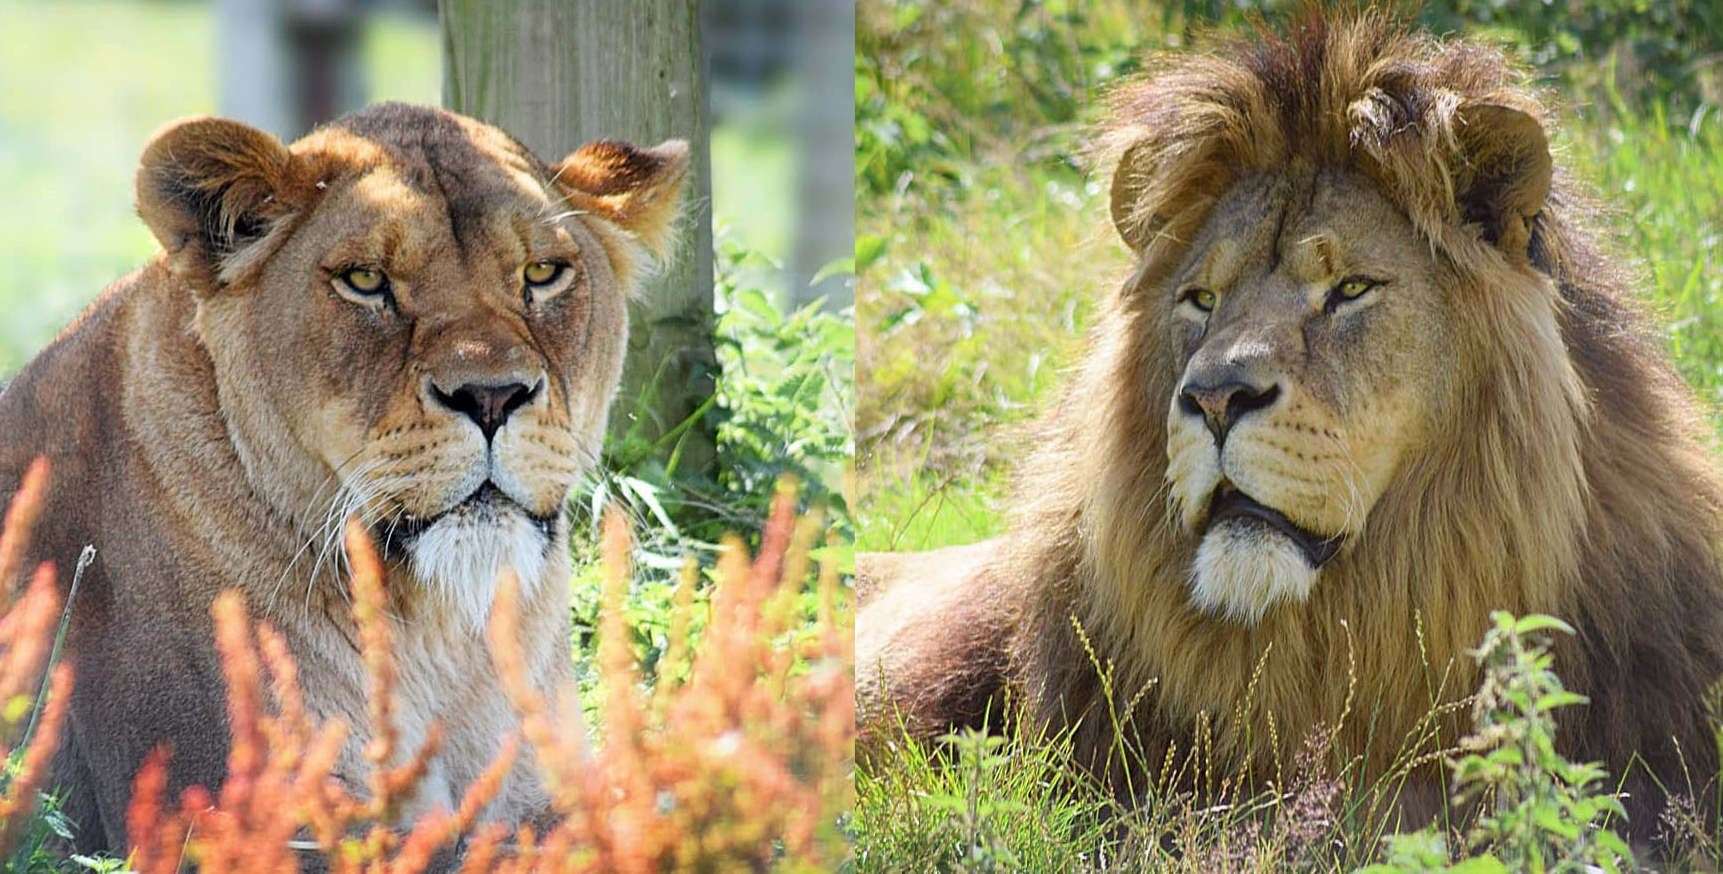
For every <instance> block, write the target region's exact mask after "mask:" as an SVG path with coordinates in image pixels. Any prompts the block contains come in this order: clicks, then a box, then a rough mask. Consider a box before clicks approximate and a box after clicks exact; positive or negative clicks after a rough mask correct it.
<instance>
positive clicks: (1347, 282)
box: [1323, 276, 1382, 312]
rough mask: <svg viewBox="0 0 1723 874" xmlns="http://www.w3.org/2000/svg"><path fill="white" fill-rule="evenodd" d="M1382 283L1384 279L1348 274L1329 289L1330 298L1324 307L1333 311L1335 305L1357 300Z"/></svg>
mask: <svg viewBox="0 0 1723 874" xmlns="http://www.w3.org/2000/svg"><path fill="white" fill-rule="evenodd" d="M1381 284H1382V280H1380V279H1371V278H1370V277H1368V276H1348V277H1346V278H1345V279H1342V280H1340V282H1339V283H1337V284H1336V285H1335V286H1334V287H1333V288H1331V289H1329V291H1328V300H1327V302H1326V303H1325V304H1324V305H1323V308H1324V309H1326V310H1328V311H1329V312H1333V311H1334V308H1335V307H1338V306H1339V305H1341V304H1343V303H1347V302H1349V301H1354V300H1357V299H1359V298H1361V297H1363V296H1364V295H1366V294H1368V293H1369V292H1370V291H1372V290H1373V289H1375V288H1376V287H1377V286H1379V285H1381Z"/></svg>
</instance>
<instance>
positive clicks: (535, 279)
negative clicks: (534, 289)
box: [522, 261, 564, 285]
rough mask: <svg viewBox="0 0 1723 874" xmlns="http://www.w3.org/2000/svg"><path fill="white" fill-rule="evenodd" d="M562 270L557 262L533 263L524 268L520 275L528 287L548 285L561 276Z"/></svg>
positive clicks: (561, 266)
mask: <svg viewBox="0 0 1723 874" xmlns="http://www.w3.org/2000/svg"><path fill="white" fill-rule="evenodd" d="M563 269H564V268H563V265H562V263H561V262H559V261H534V262H532V263H531V264H528V265H527V266H526V269H525V270H523V271H522V275H523V276H524V277H525V278H526V281H527V284H528V285H549V284H551V283H552V282H555V281H556V279H557V277H559V276H561V275H562V271H563Z"/></svg>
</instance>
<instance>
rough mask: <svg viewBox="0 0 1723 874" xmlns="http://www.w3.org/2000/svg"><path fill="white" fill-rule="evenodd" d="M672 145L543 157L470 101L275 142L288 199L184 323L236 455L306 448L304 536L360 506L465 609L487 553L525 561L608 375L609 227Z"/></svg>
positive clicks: (573, 465) (591, 448) (598, 411)
mask: <svg viewBox="0 0 1723 874" xmlns="http://www.w3.org/2000/svg"><path fill="white" fill-rule="evenodd" d="M210 124H231V123H210ZM253 133H255V132H253ZM172 135H173V134H172V133H170V134H168V135H167V136H172ZM234 135H237V136H242V137H244V136H249V134H245V133H243V132H241V133H239V134H229V133H221V136H222V137H227V136H234ZM258 136H262V135H260V134H259V135H258ZM210 139H212V137H210V136H209V135H203V136H202V138H201V139H199V140H197V141H196V142H194V143H192V145H194V146H204V147H205V148H208V141H209V140H210ZM219 144H220V141H218V145H219ZM267 145H268V144H267V143H263V144H262V145H256V146H255V147H256V148H259V149H263V148H266V147H267ZM277 148H279V146H277ZM229 151H231V149H229ZM684 154H685V152H683V151H682V150H680V149H678V148H676V147H671V148H670V149H669V150H668V151H658V150H638V149H633V148H632V147H629V146H626V145H623V144H616V143H601V144H597V145H596V146H592V147H588V148H586V149H583V150H582V151H581V152H577V153H576V154H575V155H574V156H571V157H570V158H569V159H567V160H566V161H565V162H564V163H563V164H562V165H558V166H557V167H554V168H553V167H547V166H546V165H545V164H543V163H541V162H540V161H539V160H538V159H536V158H535V157H533V156H532V155H530V154H529V153H527V152H526V151H525V150H524V149H523V148H522V147H520V146H519V144H517V143H515V142H514V141H513V140H512V139H510V138H509V137H507V136H506V135H504V134H502V133H501V132H500V131H497V130H495V129H494V128H490V127H488V126H485V125H482V124H479V123H477V122H474V121H471V120H469V119H464V118H461V117H458V116H454V115H451V114H447V113H441V112H438V111H434V110H419V109H413V108H410V107H381V108H379V109H378V110H372V111H367V112H366V113H361V114H360V115H358V116H355V117H353V118H352V119H350V120H348V121H345V122H343V123H341V124H338V125H337V126H335V127H334V128H331V129H328V130H325V131H322V132H319V133H317V134H313V135H312V136H310V137H308V138H306V139H305V140H302V141H300V142H299V143H297V144H295V146H294V147H293V149H292V154H291V157H282V158H280V160H281V161H283V162H284V163H283V165H282V166H283V167H284V168H285V169H283V170H281V171H280V172H279V173H278V174H277V176H276V177H270V180H271V181H272V182H273V183H274V184H275V185H276V186H277V187H278V188H280V189H281V190H282V191H283V192H284V193H282V194H281V196H282V197H283V198H286V199H297V201H298V205H297V206H296V208H297V209H298V211H297V212H295V213H292V214H289V215H287V216H286V217H283V218H278V219H276V220H275V224H274V226H273V227H272V228H271V229H270V230H268V231H267V232H265V231H258V232H256V234H257V235H258V236H260V237H261V239H260V240H258V241H255V242H251V243H250V244H249V245H250V248H249V249H245V250H241V251H239V252H238V254H235V255H233V256H232V257H230V258H229V259H228V261H227V262H226V263H224V264H222V265H220V266H221V267H222V269H223V270H224V271H225V273H226V274H234V273H243V276H244V278H243V279H236V280H234V281H233V282H232V283H231V287H228V288H224V289H220V290H217V291H216V292H215V293H213V294H210V295H208V296H207V297H206V298H205V299H204V300H202V301H201V303H200V309H199V315H198V318H199V328H200V331H201V332H202V333H203V334H204V336H205V342H206V343H207V344H209V345H211V346H212V347H218V348H219V349H221V350H223V351H221V352H219V353H218V355H217V358H218V363H217V368H218V370H219V371H222V374H221V379H222V380H223V381H224V382H225V384H227V385H233V386H238V388H235V389H234V390H232V391H231V392H229V394H231V395H233V397H231V398H226V399H224V402H226V403H228V404H230V405H232V406H235V407H239V406H241V405H243V406H245V407H247V408H249V411H245V410H235V413H236V414H237V415H236V416H235V417H236V418H237V419H241V420H243V421H245V422H246V423H248V424H247V425H246V426H245V427H247V428H249V429H250V430H251V431H253V432H256V433H250V434H246V435H242V436H243V438H244V439H246V440H248V441H250V442H251V443H255V444H261V445H262V446H263V448H262V449H257V450H254V451H253V452H252V455H253V456H254V457H256V458H257V459H259V460H258V461H256V462H255V464H256V465H260V466H261V465H280V466H281V467H283V468H288V467H291V466H292V464H293V461H292V459H293V458H294V457H295V456H297V455H299V454H300V453H304V454H309V455H310V456H311V457H312V458H313V459H314V460H315V464H314V465H313V466H312V468H311V470H310V471H309V474H308V475H304V476H302V482H301V487H300V492H306V491H309V494H298V495H296V496H294V497H293V498H291V499H292V500H298V501H303V502H304V503H305V506H304V507H302V508H298V509H299V511H300V512H299V515H300V516H302V517H303V519H302V520H301V521H302V524H309V525H311V526H313V527H315V526H317V525H318V524H321V525H322V530H320V531H316V532H314V533H313V534H312V536H314V537H322V538H324V539H326V540H333V538H334V536H335V534H334V532H336V531H338V530H339V528H340V522H341V520H343V519H345V518H346V517H348V516H349V515H357V516H359V517H360V518H361V519H363V520H364V521H365V522H366V523H368V524H369V525H370V527H371V528H372V529H373V530H374V532H375V534H376V536H377V538H378V540H379V542H380V543H381V544H383V546H384V548H385V551H386V552H390V553H393V554H395V555H397V556H399V557H402V558H404V559H406V560H407V562H408V563H409V565H410V567H411V568H412V569H413V570H414V571H415V573H416V576H417V577H418V578H419V579H420V580H422V581H423V582H425V583H426V584H427V585H429V586H430V587H431V588H432V589H433V590H434V591H435V592H436V593H438V594H439V595H441V596H442V597H443V599H444V600H445V601H446V602H447V604H448V605H449V606H450V607H452V608H454V609H456V610H458V611H459V612H460V613H462V614H464V615H465V617H466V618H467V619H468V620H470V621H472V622H473V624H474V625H475V626H482V623H483V620H484V617H485V616H486V615H487V614H488V611H489V605H490V601H491V598H492V594H493V592H494V587H495V583H496V580H497V577H498V575H499V573H500V572H501V571H502V570H503V569H504V568H505V567H507V568H512V569H514V570H515V571H516V572H517V573H518V575H519V576H520V578H521V579H522V581H523V584H525V585H528V586H531V585H533V584H535V583H537V582H538V581H539V580H540V578H541V577H542V576H543V574H542V571H543V570H544V568H545V567H546V563H547V560H548V559H549V558H550V557H551V556H552V555H553V550H555V549H556V548H559V544H560V542H561V535H562V533H563V532H562V513H563V509H564V505H565V503H566V501H567V499H568V496H569V493H570V491H571V489H573V488H574V486H575V485H576V482H577V480H578V478H579V477H580V476H581V475H582V474H584V473H585V472H587V471H589V470H591V469H592V467H593V465H594V464H595V462H596V461H597V459H598V456H599V450H600V446H601V441H602V438H603V433H604V425H605V418H606V412H607V409H608V407H609V404H610V401H611V399H612V396H613V395H614V393H615V391H616V386H617V384H618V379H619V375H620V370H621V363H622V357H623V351H624V347H625V343H626V337H627V313H626V301H627V295H628V292H629V288H628V287H627V286H628V285H629V283H630V281H631V280H630V277H629V275H628V273H629V267H630V264H631V259H632V257H633V256H634V254H635V250H637V249H641V248H644V244H643V242H642V236H641V234H637V233H635V232H634V231H635V230H636V229H635V228H631V227H629V224H630V222H631V221H637V220H642V216H646V218H649V219H651V220H652V221H656V222H667V221H668V218H666V216H665V215H663V209H662V204H659V203H650V202H646V201H643V200H642V199H641V198H646V197H650V198H665V197H669V198H674V196H675V188H676V187H677V186H678V185H679V183H680V179H681V175H682V167H683V166H685V165H684V164H683V163H681V162H682V160H683V156H684ZM670 165H674V166H670ZM148 169H149V168H148V167H147V166H146V171H147V170H148ZM666 175H668V176H671V177H674V178H657V177H662V176H666ZM559 176H568V177H572V178H573V181H572V182H570V181H567V180H565V179H561V178H557V177H559ZM579 184H585V185H586V186H588V188H589V189H590V190H581V189H580V188H579V187H578V185H579ZM665 187H668V189H669V190H667V191H666V190H659V189H663V188H665ZM168 193H169V195H172V193H173V190H172V189H170V190H169V192H168ZM272 197H273V195H272ZM606 198H608V199H606ZM631 198H632V199H631ZM262 202H263V203H265V204H267V203H269V202H271V201H270V200H267V199H266V200H264V201H262ZM170 205H171V201H170ZM647 213H651V215H646V214H647ZM170 217H171V216H170ZM260 224H261V223H260ZM658 236H662V235H658ZM194 239H195V238H194ZM217 242H218V243H219V241H217ZM194 245H195V244H194ZM257 410H262V411H264V412H262V413H258V412H256V411H257ZM283 431H284V432H285V433H284V434H283V433H279V432H283ZM287 475H289V473H288V472H287V471H286V470H282V471H274V472H268V473H266V474H265V476H266V477H270V478H275V479H279V478H280V477H282V476H287ZM314 480H315V481H318V482H316V484H315V485H314V486H312V485H311V482H312V481H314Z"/></svg>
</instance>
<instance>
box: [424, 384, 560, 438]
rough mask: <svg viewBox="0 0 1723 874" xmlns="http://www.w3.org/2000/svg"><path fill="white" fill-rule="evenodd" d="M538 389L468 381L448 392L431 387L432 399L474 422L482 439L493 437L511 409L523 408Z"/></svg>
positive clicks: (518, 385)
mask: <svg viewBox="0 0 1723 874" xmlns="http://www.w3.org/2000/svg"><path fill="white" fill-rule="evenodd" d="M539 385H543V383H542V382H541V383H540V384H539ZM538 390H539V386H536V385H535V386H528V385H526V384H524V383H519V382H510V383H504V384H502V385H483V384H480V383H473V382H469V383H467V384H465V385H462V386H461V387H460V388H457V389H455V390H454V391H452V392H445V391H443V390H442V389H441V388H438V387H437V385H436V384H435V383H432V385H431V394H432V396H433V397H435V398H436V399H437V401H438V402H439V403H441V404H442V405H443V406H445V407H448V408H449V409H451V410H454V411H455V412H457V413H461V414H463V415H465V416H466V417H467V418H469V419H472V420H473V421H474V422H475V423H477V424H478V426H479V430H480V431H483V432H484V435H485V439H486V440H490V439H491V438H492V437H494V436H496V433H497V429H499V428H501V427H502V426H503V423H505V422H507V421H508V419H509V416H512V415H514V411H515V410H518V409H520V408H521V407H524V406H526V405H527V403H528V402H529V401H531V400H532V399H533V397H534V396H536V395H537V394H538Z"/></svg>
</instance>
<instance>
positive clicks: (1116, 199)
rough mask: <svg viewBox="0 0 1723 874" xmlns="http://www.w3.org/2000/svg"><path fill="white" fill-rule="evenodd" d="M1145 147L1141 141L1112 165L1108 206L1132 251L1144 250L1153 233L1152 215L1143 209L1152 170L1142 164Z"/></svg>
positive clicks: (1114, 221) (1115, 223)
mask: <svg viewBox="0 0 1723 874" xmlns="http://www.w3.org/2000/svg"><path fill="white" fill-rule="evenodd" d="M1144 151H1146V150H1145V149H1144V148H1143V145H1142V144H1141V143H1138V144H1137V145H1134V146H1131V147H1130V148H1128V149H1126V150H1125V153H1124V154H1123V155H1121V156H1120V157H1119V163H1118V165H1117V166H1116V167H1114V168H1113V185H1112V189H1111V191H1110V192H1109V203H1108V209H1109V211H1110V212H1111V213H1112V216H1113V227H1114V228H1116V229H1118V231H1119V236H1120V237H1121V238H1123V239H1124V241H1125V245H1127V246H1130V247H1131V251H1133V252H1142V251H1143V247H1144V246H1146V245H1148V242H1149V239H1150V238H1151V237H1152V236H1153V235H1154V233H1153V225H1154V224H1155V222H1154V219H1153V216H1149V215H1145V214H1144V210H1143V209H1142V201H1143V192H1144V190H1145V189H1147V188H1148V183H1149V171H1150V168H1148V167H1145V166H1142V165H1143V163H1144V160H1143V154H1142V153H1143V152H1144Z"/></svg>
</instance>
